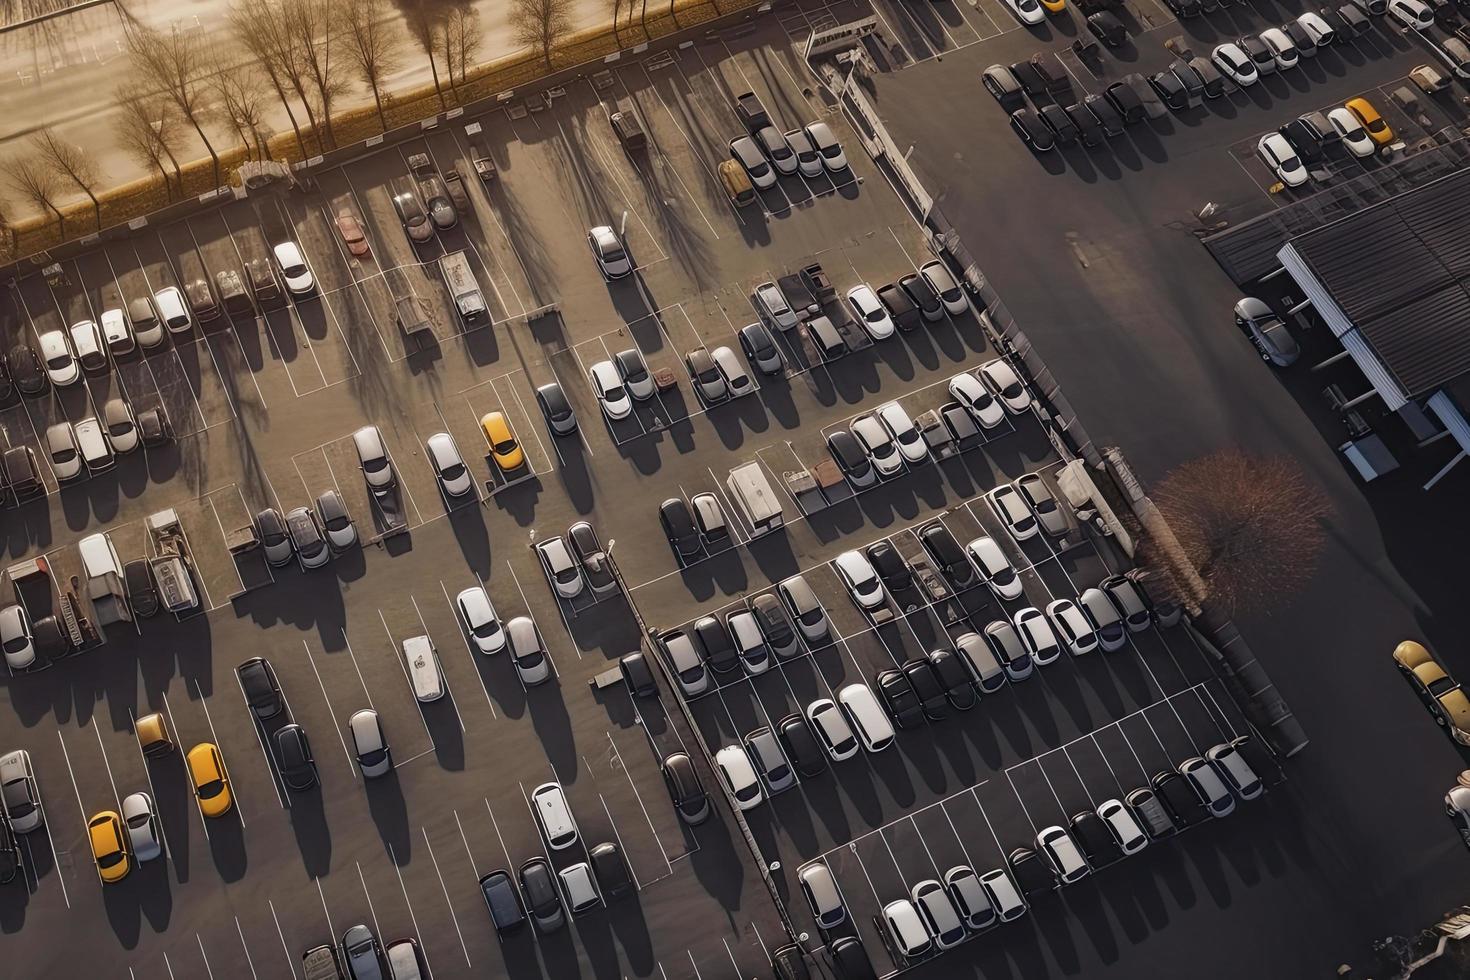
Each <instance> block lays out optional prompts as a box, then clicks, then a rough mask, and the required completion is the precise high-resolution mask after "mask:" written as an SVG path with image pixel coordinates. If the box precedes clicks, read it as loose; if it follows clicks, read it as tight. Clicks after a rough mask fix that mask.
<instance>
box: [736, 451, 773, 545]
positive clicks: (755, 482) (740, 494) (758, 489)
mask: <svg viewBox="0 0 1470 980" xmlns="http://www.w3.org/2000/svg"><path fill="white" fill-rule="evenodd" d="M725 485H726V486H727V487H728V488H729V490H730V497H731V499H733V500H734V501H735V506H736V507H737V508H738V509H739V510H740V514H741V516H742V517H744V518H745V523H746V524H747V525H749V527H750V533H751V535H752V536H753V537H760V536H761V535H762V534H769V533H770V532H772V531H777V530H780V529H781V528H782V527H783V526H785V524H786V517H785V515H784V514H782V512H781V498H779V497H777V496H776V493H775V491H774V490H772V489H771V484H770V481H769V480H767V479H766V474H765V471H764V470H762V469H761V464H760V463H759V462H757V461H751V462H749V463H742V464H740V465H739V466H737V467H735V468H734V469H732V470H731V471H730V476H729V478H728V479H727V480H726V481H725Z"/></svg>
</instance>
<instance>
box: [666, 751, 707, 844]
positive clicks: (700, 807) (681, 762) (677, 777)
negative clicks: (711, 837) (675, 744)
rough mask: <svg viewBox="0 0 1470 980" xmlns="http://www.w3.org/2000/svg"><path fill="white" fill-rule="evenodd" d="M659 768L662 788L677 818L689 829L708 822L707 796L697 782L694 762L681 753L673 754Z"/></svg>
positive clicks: (697, 776)
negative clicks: (676, 812) (665, 790)
mask: <svg viewBox="0 0 1470 980" xmlns="http://www.w3.org/2000/svg"><path fill="white" fill-rule="evenodd" d="M659 768H660V770H661V771H662V772H663V776H664V786H665V787H667V789H668V791H669V799H670V800H672V801H673V804H674V809H675V810H677V811H678V813H679V818H680V819H681V820H683V821H684V822H685V823H686V824H688V825H689V826H691V827H694V826H697V825H699V824H702V823H704V822H705V821H706V820H708V819H709V815H710V805H709V795H708V794H706V793H705V791H704V784H703V783H701V782H700V781H699V772H698V771H697V770H696V769H695V768H694V761H693V760H692V759H690V758H689V756H688V755H686V754H685V753H683V752H675V753H674V754H673V755H671V756H669V757H668V758H667V759H665V760H664V761H663V765H661V766H660V767H659Z"/></svg>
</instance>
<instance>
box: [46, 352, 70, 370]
mask: <svg viewBox="0 0 1470 980" xmlns="http://www.w3.org/2000/svg"><path fill="white" fill-rule="evenodd" d="M70 363H71V355H70V354H68V353H66V352H65V351H62V352H61V353H60V354H57V355H56V356H55V357H52V358H48V359H47V360H46V366H47V367H48V368H51V369H52V370H53V371H59V370H61V369H62V368H64V367H66V366H67V365H68V364H70Z"/></svg>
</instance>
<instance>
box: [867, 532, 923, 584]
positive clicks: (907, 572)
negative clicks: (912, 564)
mask: <svg viewBox="0 0 1470 980" xmlns="http://www.w3.org/2000/svg"><path fill="white" fill-rule="evenodd" d="M867 555H868V561H869V562H870V563H871V564H872V566H873V571H875V572H877V573H878V577H879V578H880V579H882V580H883V585H884V586H885V587H886V588H887V589H888V591H889V592H890V593H893V592H903V591H906V590H907V589H908V588H909V587H910V586H912V585H913V584H914V573H913V571H912V570H911V569H910V568H909V563H908V562H906V561H904V560H903V555H900V554H899V553H898V549H897V548H895V547H894V546H893V545H891V544H889V543H888V542H887V541H878V542H875V543H873V544H870V545H868V547H867Z"/></svg>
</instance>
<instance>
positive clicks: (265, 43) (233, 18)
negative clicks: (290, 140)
mask: <svg viewBox="0 0 1470 980" xmlns="http://www.w3.org/2000/svg"><path fill="white" fill-rule="evenodd" d="M230 26H231V27H232V28H233V29H234V32H235V36H236V37H237V38H238V39H239V41H240V43H241V44H243V45H244V46H245V47H246V49H247V50H249V51H250V53H251V54H253V55H255V57H256V59H257V60H258V61H259V62H260V66H261V68H263V69H264V70H265V73H266V77H267V78H269V79H270V83H271V87H272V88H273V89H275V92H276V96H277V97H278V98H279V99H280V100H281V105H283V106H285V108H286V116H287V118H288V119H290V120H291V130H292V132H294V133H295V134H296V145H297V146H299V147H301V152H302V153H309V152H311V151H310V149H309V148H308V147H307V145H306V140H305V138H304V137H303V136H302V133H301V126H300V124H299V123H297V121H296V113H294V112H292V111H291V96H290V94H288V93H291V94H294V95H295V96H296V98H297V100H298V101H300V103H301V106H302V108H303V109H305V110H306V121H307V122H308V123H309V124H310V126H311V128H312V131H313V135H315V136H316V141H317V148H318V149H322V148H323V147H322V134H321V132H320V130H319V129H318V128H317V124H316V113H315V111H314V110H313V108H312V104H311V99H310V98H308V97H307V94H306V74H305V67H304V63H303V60H302V53H301V50H300V45H299V44H298V43H297V38H296V35H295V32H293V31H291V30H289V29H288V26H287V24H286V17H285V14H284V13H283V12H282V10H281V5H280V4H279V3H278V2H271V0H244V2H242V3H240V4H238V5H237V6H233V7H231V8H230Z"/></svg>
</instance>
